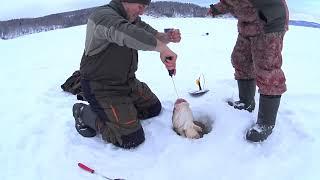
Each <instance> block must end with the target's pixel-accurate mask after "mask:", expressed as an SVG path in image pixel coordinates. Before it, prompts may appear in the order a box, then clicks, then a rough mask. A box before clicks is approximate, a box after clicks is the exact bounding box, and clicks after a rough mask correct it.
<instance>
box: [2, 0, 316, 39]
mask: <svg viewBox="0 0 320 180" xmlns="http://www.w3.org/2000/svg"><path fill="white" fill-rule="evenodd" d="M95 8H97V7H94V8H87V9H82V10H76V11H70V12H64V13H58V14H52V15H48V16H43V17H38V18H21V19H13V20H8V21H0V38H1V39H13V38H16V37H19V36H23V35H27V34H33V33H38V32H42V31H50V30H54V29H60V28H68V27H72V26H78V25H83V24H86V23H87V20H88V17H89V15H90V14H91V13H92V12H93V10H94V9H95ZM207 10H208V9H207V7H200V6H198V5H195V4H191V3H180V2H172V1H158V2H151V4H150V6H149V7H148V9H146V12H145V14H146V15H149V16H154V17H205V16H206V14H207ZM224 17H232V16H231V15H225V16H224ZM290 25H296V26H306V27H313V28H320V24H318V23H314V22H307V21H290Z"/></svg>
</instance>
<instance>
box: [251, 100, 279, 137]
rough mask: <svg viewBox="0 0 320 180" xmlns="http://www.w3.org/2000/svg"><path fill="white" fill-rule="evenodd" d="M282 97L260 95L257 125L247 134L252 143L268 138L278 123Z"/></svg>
mask: <svg viewBox="0 0 320 180" xmlns="http://www.w3.org/2000/svg"><path fill="white" fill-rule="evenodd" d="M280 99H281V95H276V96H273V95H271V96H268V95H262V94H261V95H260V101H259V112H258V118H257V122H256V124H254V125H253V126H252V127H251V128H250V129H249V130H248V131H247V134H246V139H247V140H248V141H251V142H262V141H264V140H266V139H267V138H268V136H269V135H270V134H271V133H272V130H273V128H274V126H275V123H276V118H277V114H278V109H279V105H280Z"/></svg>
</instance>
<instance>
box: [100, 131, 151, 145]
mask: <svg viewBox="0 0 320 180" xmlns="http://www.w3.org/2000/svg"><path fill="white" fill-rule="evenodd" d="M119 134H120V132H114V131H112V130H111V128H109V127H107V126H106V127H105V128H104V130H103V131H102V138H103V140H105V141H107V142H109V143H112V144H113V145H115V146H117V147H121V148H124V149H131V148H135V147H137V146H139V145H140V144H142V143H143V142H144V140H145V135H144V131H143V128H142V127H140V128H139V129H138V130H136V131H134V132H132V133H130V134H128V135H119Z"/></svg>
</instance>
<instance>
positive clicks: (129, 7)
mask: <svg viewBox="0 0 320 180" xmlns="http://www.w3.org/2000/svg"><path fill="white" fill-rule="evenodd" d="M123 7H124V9H125V10H126V12H127V14H128V18H129V21H130V22H134V21H135V20H136V19H137V17H138V16H140V15H142V14H143V13H144V11H145V9H146V8H147V5H144V4H139V3H125V2H124V3H123Z"/></svg>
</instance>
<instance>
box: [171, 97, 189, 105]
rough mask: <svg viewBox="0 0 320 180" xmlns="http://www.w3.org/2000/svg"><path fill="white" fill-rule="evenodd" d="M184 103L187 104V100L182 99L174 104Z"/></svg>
mask: <svg viewBox="0 0 320 180" xmlns="http://www.w3.org/2000/svg"><path fill="white" fill-rule="evenodd" d="M183 102H187V101H186V100H185V99H182V98H179V99H177V100H176V102H175V103H174V104H180V103H183Z"/></svg>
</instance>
